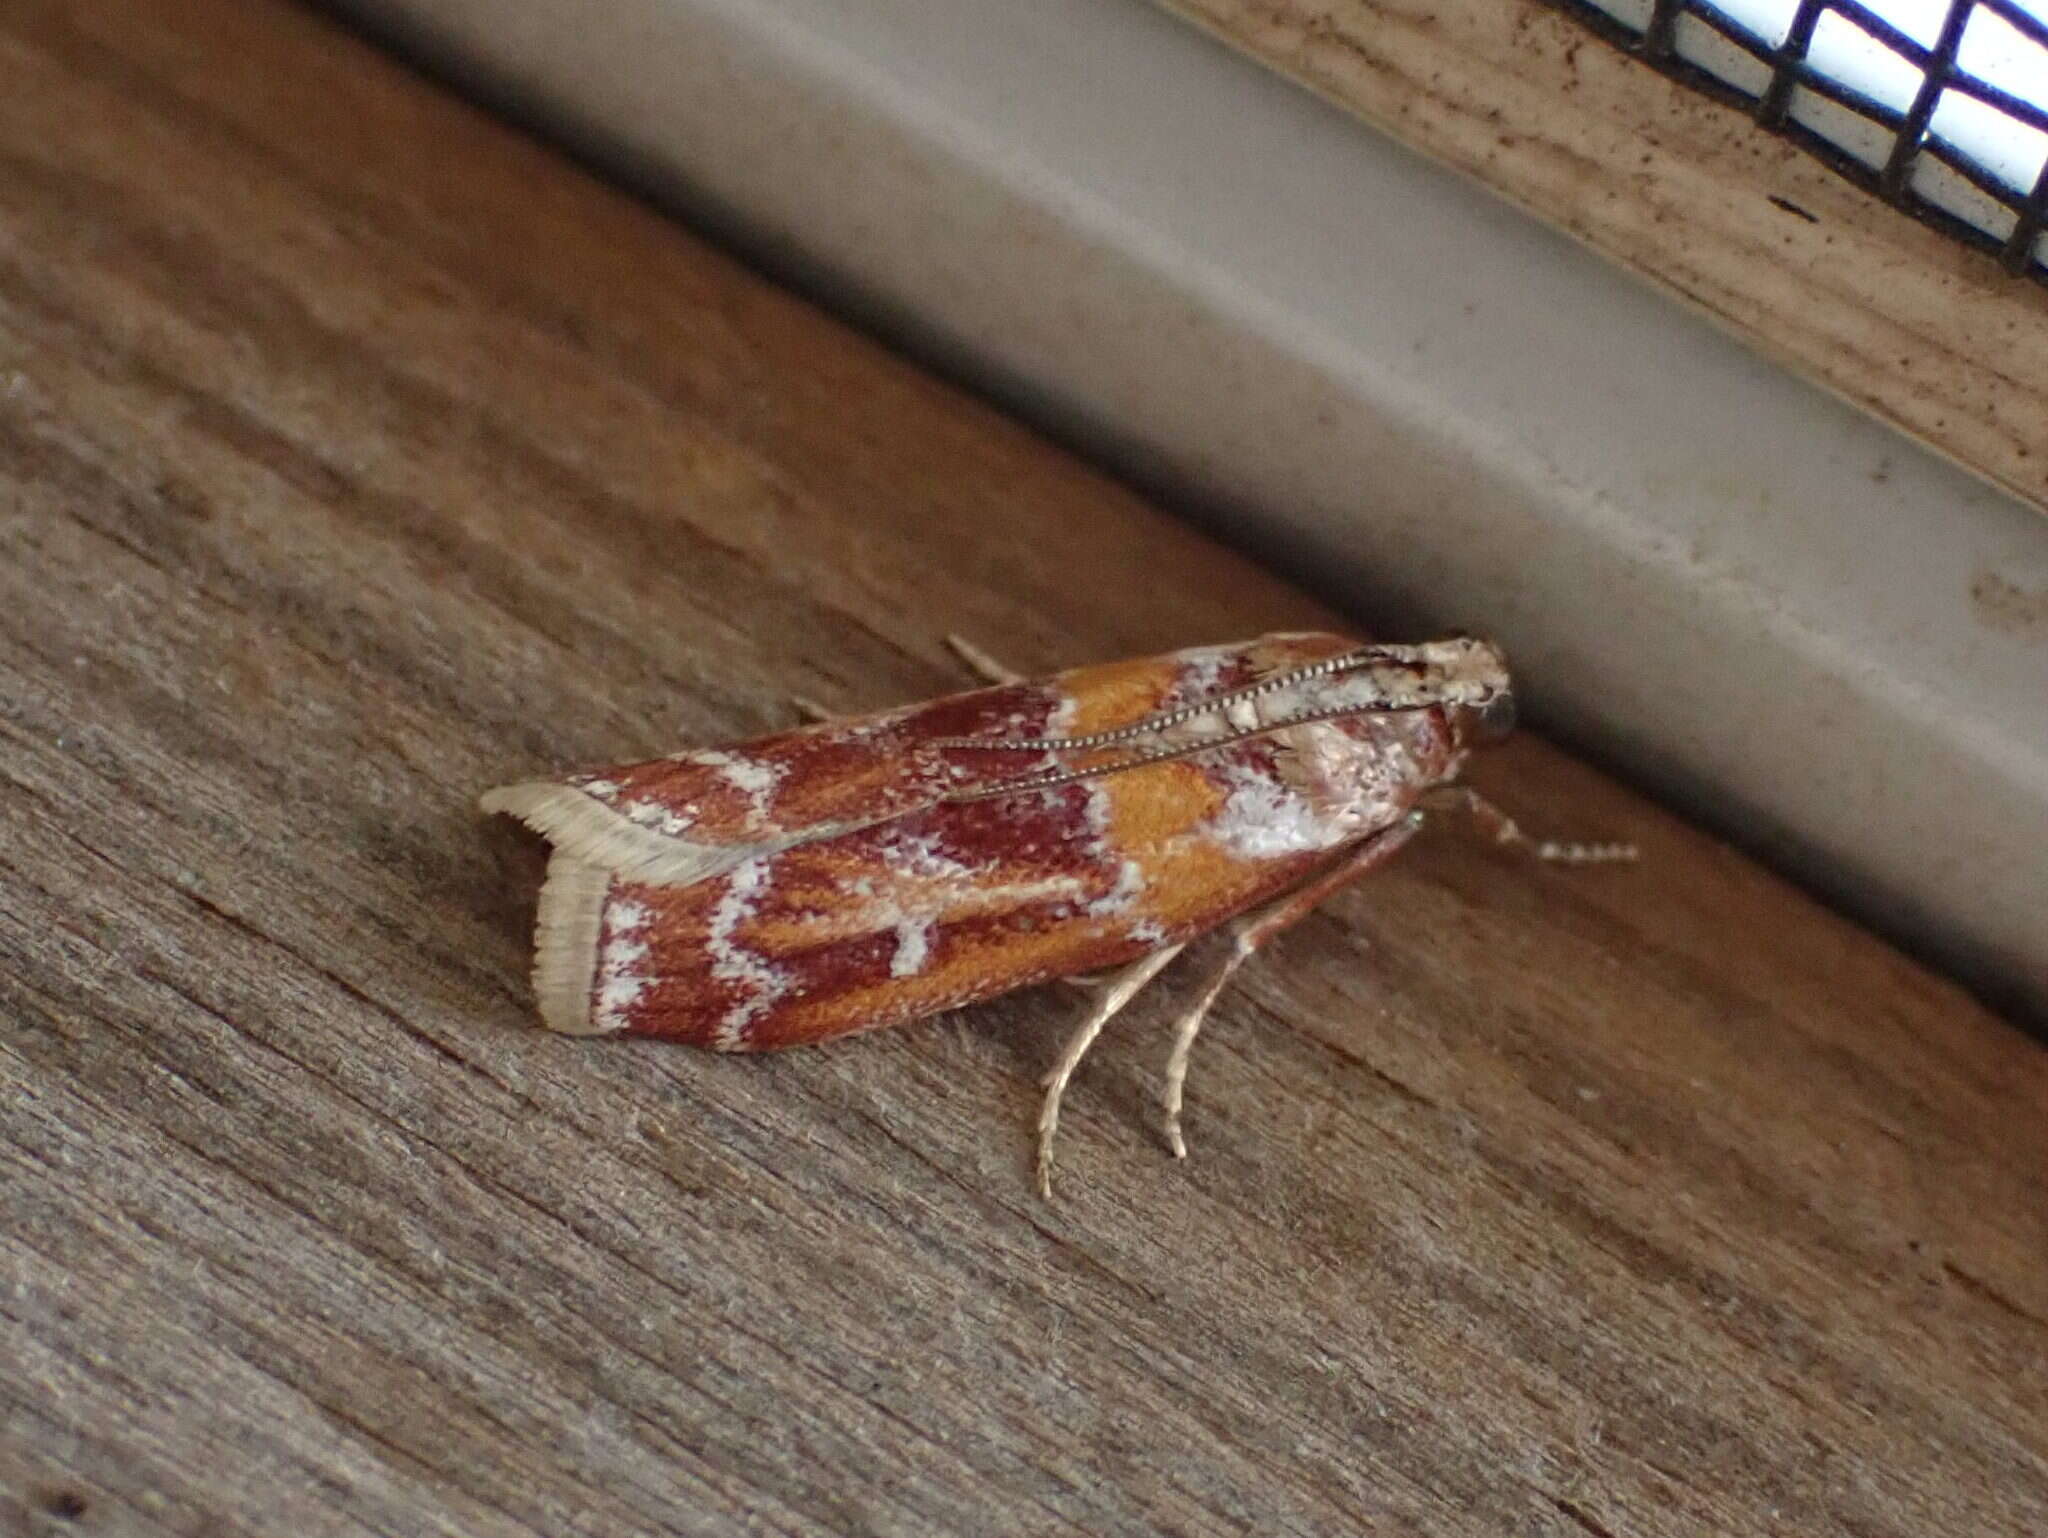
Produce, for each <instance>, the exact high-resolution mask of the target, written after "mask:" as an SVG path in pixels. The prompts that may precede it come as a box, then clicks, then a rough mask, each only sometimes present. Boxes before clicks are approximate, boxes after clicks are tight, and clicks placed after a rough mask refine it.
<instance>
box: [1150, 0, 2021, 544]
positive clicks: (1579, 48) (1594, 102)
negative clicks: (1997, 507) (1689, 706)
mask: <svg viewBox="0 0 2048 1538" xmlns="http://www.w3.org/2000/svg"><path fill="white" fill-rule="evenodd" d="M1155 3H1157V4H1160V5H1162V6H1164V7H1165V8H1166V9H1168V10H1171V11H1174V12H1177V13H1179V14H1181V15H1184V16H1186V17H1188V18H1189V19H1191V20H1193V21H1195V22H1198V23H1200V24H1201V25H1202V26H1204V27H1206V28H1208V29H1209V30H1211V31H1213V32H1215V33H1216V34H1217V35H1218V36H1219V37H1221V38H1223V39H1224V40H1225V41H1226V42H1229V43H1230V44H1232V45H1233V46H1235V47H1237V48H1240V49H1242V50H1244V51H1245V52H1246V53H1248V54H1250V55H1251V56H1252V57H1253V58H1256V59H1258V60H1260V61H1262V62H1263V63H1265V64H1267V65H1269V66H1271V67H1272V68H1274V69H1275V70H1278V71H1279V72H1280V73H1282V74H1284V75H1287V76H1289V77H1291V78H1292V79H1295V80H1297V81H1299V82H1301V83H1302V84H1303V85H1305V86H1307V87H1309V88H1310V89H1312V90H1314V91H1316V92H1318V93H1319V94H1321V95H1323V96H1325V97H1327V98H1329V99H1330V100H1331V101H1333V102H1335V103H1337V104H1338V105H1339V106H1341V107H1343V108H1345V109H1346V110H1348V111H1351V112H1355V113H1357V114H1358V115H1359V116H1360V117H1362V118H1364V119H1366V120H1367V121H1368V122H1370V123H1372V124H1374V125H1375V126H1376V127H1378V128H1381V129H1383V130H1385V131H1386V132H1388V133H1390V134H1392V135H1393V136H1394V137H1395V138H1397V139H1399V140H1401V141H1402V142H1403V143H1405V144H1408V145H1410V146H1411V147H1413V148H1415V149H1417V150H1420V151H1421V152H1422V153H1423V154H1425V155H1428V156H1430V157H1431V158H1433V159H1435V160H1438V161H1441V162H1442V163H1444V164H1446V165H1448V166H1450V167H1451V168H1452V169H1454V170H1458V171H1462V172H1464V173H1466V174H1467V175H1470V176H1472V177H1475V178H1476V179H1478V180H1479V181H1481V182H1484V183H1485V184H1486V185H1487V186H1489V187H1491V188H1492V189H1493V190H1494V191H1496V192H1498V193H1500V194H1501V195H1503V196H1504V197H1506V198H1508V199H1509V200H1510V201H1512V202H1514V203H1516V204H1519V205H1520V206H1521V207H1523V208H1526V209H1527V210H1529V212H1531V213H1533V214H1535V215H1537V216H1538V217H1539V218H1541V219H1543V220H1545V221H1546V222H1548V223H1550V224H1553V225H1555V226H1557V227H1558V228H1559V229H1562V230H1564V231H1565V232H1566V233H1567V234H1570V235H1572V236H1574V237H1575V238H1577V239H1578V240H1580V241H1582V242H1584V243H1585V244H1586V245H1588V246H1590V247H1592V249H1594V250H1595V251H1598V252H1600V253H1601V254H1602V255H1604V256H1606V257H1608V258H1610V259H1612V260H1613V261H1616V262H1618V263H1620V264H1621V265H1622V266H1623V267H1626V268H1627V269H1629V270H1630V271H1631V272H1634V273H1636V274H1637V275H1638V276H1640V277H1642V278H1645V279H1647V280H1648V281H1649V282H1651V283H1653V284H1654V285H1656V286H1657V287H1658V288H1660V289H1662V290H1663V291H1665V292H1666V293H1669V294H1671V295H1673V296H1674V297H1676V298H1678V299H1682V300H1684V301H1685V302H1686V303H1688V304H1690V305H1692V306H1693V307H1695V308H1697V309H1698V310H1700V311H1701V312H1702V313H1704V314H1706V315H1707V316H1709V317H1711V318H1712V319H1714V320H1715V321H1717V322H1719V323H1720V324H1721V325H1722V326H1723V327H1725V328H1726V329H1727V330H1729V331H1731V332H1733V333H1734V334H1735V335H1736V336H1737V337H1738V338H1740V339H1741V340H1742V341H1743V342H1745V343H1747V344H1748V345H1749V346H1751V347H1753V348H1755V349H1756V350H1757V351H1759V352H1761V353H1763V354H1764V355H1765V356H1767V357H1770V358H1774V359H1776V360H1777V361H1779V362H1780V363H1783V364H1784V365H1785V366H1786V367H1788V368H1791V369H1794V370H1795V371H1797V372H1799V373H1801V374H1804V375H1805V376H1806V377H1808V378H1809V379H1812V380H1813V381H1815V382H1816V383H1818V384H1821V385H1824V386H1826V387H1827V388H1828V389H1830V390H1832V391H1834V392H1835V393H1836V394H1837V395H1840V396H1841V397H1842V398H1843V399H1845V400H1847V401H1849V402H1850V403H1851V404H1852V405H1856V406H1860V407H1862V408H1863V409H1865V410H1867V411H1870V412H1872V413H1873V414H1875V415H1876V416H1879V417H1881V418H1883V419H1884V420H1886V421H1888V422H1890V423H1892V424H1893V425H1894V426H1895V427H1898V428H1899V429H1900V430H1902V431H1903V432H1906V433H1908V434H1909V435H1911V436H1912V437H1914V438H1917V439H1919V440H1920V441H1922V442H1923V443H1925V444H1927V445H1928V446H1929V447H1930V448H1932V449H1934V450H1935V451H1937V452H1938V453H1941V454H1945V455H1947V456H1948V457H1949V458H1951V459H1953V460H1954V461H1955V462H1956V463H1958V464H1960V465H1962V466H1963V467H1964V468H1965V469H1968V470H1972V471H1974V472H1975V473H1977V474H1978V475H1980V476H1982V477H1984V478H1985V479H1987V480H1989V481H1991V482H1993V483H1994V484H1996V485H1998V486H2002V487H2004V488H2005V489H2006V490H2007V491H2009V492H2011V493H2013V494H2014V495H2015V496H2018V497H2020V498H2022V499H2023V500H2025V501H2027V502H2030V503H2032V504H2033V505H2034V506H2035V507H2037V508H2040V509H2042V510H2044V511H2048V434H2044V432H2043V430H2042V423H2043V422H2044V421H2048V289H2043V288H2042V287H2041V286H2040V285H2038V284H2035V283H2031V282H2023V281H2018V280H2015V279H2013V278H2010V277H2008V276H2007V275H2006V274H2005V272H2004V270H2003V269H2002V268H2001V267H2000V266H1999V264H1998V261H1997V260H1996V258H1995V257H1992V256H1989V255H1987V254H1985V253H1983V252H1981V251H1978V250H1975V249H1973V248H1970V247H1968V246H1965V245H1963V244H1961V243H1960V242H1958V241H1957V240H1955V239H1953V238H1951V237H1950V236H1948V235H1947V234H1944V233H1942V232H1941V231H1938V230H1935V229H1932V228H1929V227H1928V226H1926V225H1922V224H1919V223H1917V222H1916V221H1914V220H1913V219H1911V218H1909V217H1908V216H1907V215H1905V214H1903V213H1900V212H1898V211H1897V210H1895V209H1892V208H1890V207H1888V206H1886V205H1885V204H1884V203H1882V202H1881V201H1879V200H1878V199H1876V198H1874V197H1872V196H1871V195H1870V194H1869V193H1867V192H1865V191H1864V190H1863V189H1861V188H1860V187H1857V186H1856V185H1854V184H1853V183H1851V182H1849V181H1846V180H1844V179H1843V178H1842V177H1840V176H1838V175H1836V174H1835V173H1834V172H1833V171H1831V170H1829V169H1828V168H1827V167H1826V166H1825V165H1823V164H1822V163H1821V162H1820V161H1818V160H1816V159H1814V158H1813V157H1812V156H1811V155H1809V154H1808V153H1807V152H1806V151H1804V150H1802V149H1799V148H1797V147H1795V146H1794V145H1792V144H1790V143H1788V142H1786V141H1785V140H1783V139H1777V138H1773V137H1772V136H1771V135H1769V134H1767V133H1765V132H1764V131H1762V130H1761V129H1759V128H1758V127H1757V126H1756V125H1755V123H1754V122H1752V121H1751V119H1750V118H1749V117H1748V116H1747V115H1746V114H1744V113H1742V112H1740V111H1737V110H1736V109H1735V108H1733V107H1729V106H1725V105H1723V104H1721V103H1720V102H1717V101H1714V100H1712V99H1710V98H1708V97H1706V96H1703V95H1701V94H1699V93H1698V92H1695V91H1693V90H1690V89H1688V88H1687V87H1684V86H1681V85H1679V84H1678V83H1676V82H1675V81H1671V80H1667V79H1665V78H1664V77H1662V76H1660V75H1658V74H1656V73H1654V72H1653V71H1651V70H1649V69H1647V68H1645V67H1644V66H1643V65H1642V64H1641V63H1640V62H1639V61H1637V60H1636V59H1634V58H1632V57H1630V56H1629V55H1628V54H1626V53H1624V52H1621V51H1620V50H1618V49H1615V48H1612V47H1610V46H1608V45H1607V44H1606V43H1603V42H1601V41H1600V40H1598V39H1597V38H1596V37H1595V36H1594V35H1593V33H1592V32H1590V31H1589V30H1588V29H1587V28H1586V27H1584V26H1583V25H1581V24H1580V23H1578V22H1577V21H1575V20H1573V19H1572V18H1570V17H1569V16H1567V15H1565V14H1563V13H1562V12H1560V11H1558V10H1557V9H1556V8H1555V7H1554V6H1552V5H1550V4H1548V3H1546V0H1155Z"/></svg>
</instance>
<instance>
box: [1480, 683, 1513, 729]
mask: <svg viewBox="0 0 2048 1538" xmlns="http://www.w3.org/2000/svg"><path fill="white" fill-rule="evenodd" d="M1514 729H1515V697H1514V695H1513V694H1512V693H1510V692H1509V691H1508V690H1506V689H1503V690H1501V691H1500V693H1498V694H1496V695H1495V696H1494V697H1493V698H1492V699H1490V700H1488V701H1487V702H1486V703H1485V704H1484V705H1481V706H1480V707H1479V736H1480V738H1481V740H1482V741H1486V740H1491V739H1493V738H1496V737H1505V736H1507V734H1508V733H1509V732H1511V731H1513V730H1514Z"/></svg>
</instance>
